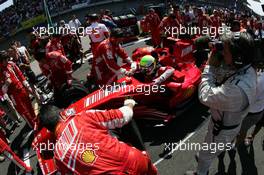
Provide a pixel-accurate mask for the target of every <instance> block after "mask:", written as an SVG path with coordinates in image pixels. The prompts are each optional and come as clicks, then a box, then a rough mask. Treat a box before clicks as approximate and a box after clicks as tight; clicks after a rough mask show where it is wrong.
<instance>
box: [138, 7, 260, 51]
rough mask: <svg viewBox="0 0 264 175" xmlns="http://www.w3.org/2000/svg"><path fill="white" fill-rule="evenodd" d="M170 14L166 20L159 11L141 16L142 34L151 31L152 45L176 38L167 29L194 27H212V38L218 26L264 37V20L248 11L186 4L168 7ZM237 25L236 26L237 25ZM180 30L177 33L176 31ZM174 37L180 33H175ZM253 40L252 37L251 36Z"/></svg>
mask: <svg viewBox="0 0 264 175" xmlns="http://www.w3.org/2000/svg"><path fill="white" fill-rule="evenodd" d="M168 9H169V11H168V13H167V14H166V15H165V17H163V16H161V14H160V12H159V11H156V12H155V10H154V9H149V12H148V14H147V15H146V16H145V17H144V19H143V20H144V23H143V25H144V31H150V33H151V36H152V42H153V45H154V46H156V47H157V46H160V44H161V38H162V37H168V36H170V37H175V36H172V34H171V33H172V32H167V31H166V28H173V27H175V28H178V29H180V27H185V28H190V27H197V28H200V29H201V30H200V31H202V29H204V28H205V29H208V28H210V27H211V28H212V27H214V28H215V30H216V31H214V33H213V32H211V33H210V34H211V35H215V32H216V37H218V36H219V30H218V29H219V28H220V27H222V26H223V27H231V30H233V31H235V30H237V31H239V30H241V31H242V30H246V31H248V32H249V33H251V34H252V35H256V36H257V37H260V38H262V37H263V29H264V25H263V21H262V19H261V17H259V16H257V15H254V14H251V13H250V12H248V11H243V12H239V11H238V12H234V11H231V10H229V9H225V8H213V7H196V6H192V5H189V4H188V5H185V6H184V7H182V8H180V6H178V5H170V6H169V8H168ZM237 25H238V26H237ZM178 31H180V30H178ZM187 34H189V35H196V34H201V32H196V33H195V32H193V33H191V32H189V33H187ZM176 35H177V36H176V37H183V36H179V35H180V32H178V33H176ZM253 37H255V36H253Z"/></svg>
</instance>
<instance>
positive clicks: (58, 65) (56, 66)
mask: <svg viewBox="0 0 264 175" xmlns="http://www.w3.org/2000/svg"><path fill="white" fill-rule="evenodd" d="M46 61H47V63H45V64H41V63H39V67H40V69H41V70H42V73H43V74H44V75H45V76H47V77H49V79H50V81H51V83H52V84H53V86H54V87H56V88H61V86H62V85H63V84H64V83H66V82H67V79H68V76H69V75H71V73H72V62H71V61H70V60H69V59H67V58H66V57H65V56H64V55H63V54H61V53H60V52H58V51H53V52H50V53H47V54H46Z"/></svg>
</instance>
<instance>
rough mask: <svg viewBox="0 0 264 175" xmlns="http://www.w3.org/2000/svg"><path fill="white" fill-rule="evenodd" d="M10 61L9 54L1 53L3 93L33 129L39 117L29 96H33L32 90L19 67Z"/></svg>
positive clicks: (0, 75)
mask: <svg viewBox="0 0 264 175" xmlns="http://www.w3.org/2000/svg"><path fill="white" fill-rule="evenodd" d="M8 60H9V56H8V54H7V53H6V52H5V51H2V52H0V70H1V71H0V81H1V85H2V92H3V94H7V95H8V96H9V97H10V99H11V100H12V102H13V104H14V106H15V108H16V110H17V112H18V113H19V114H20V115H21V116H22V117H23V118H24V119H25V120H26V121H27V123H28V125H29V126H30V127H31V128H33V127H34V125H35V122H36V120H37V116H36V114H35V112H34V109H33V107H32V104H31V100H30V97H29V94H32V95H33V92H32V89H31V88H30V85H29V83H28V82H27V81H26V78H25V77H24V75H23V73H22V72H21V71H20V69H19V68H18V67H17V65H16V64H15V63H14V62H11V61H8Z"/></svg>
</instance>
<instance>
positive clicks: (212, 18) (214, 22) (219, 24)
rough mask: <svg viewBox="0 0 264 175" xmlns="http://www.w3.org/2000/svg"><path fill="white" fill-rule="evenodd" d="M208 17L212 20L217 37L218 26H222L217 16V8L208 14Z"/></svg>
mask: <svg viewBox="0 0 264 175" xmlns="http://www.w3.org/2000/svg"><path fill="white" fill-rule="evenodd" d="M210 19H211V21H212V27H215V29H216V31H215V32H216V37H219V32H218V31H219V27H222V21H221V18H220V16H219V12H218V11H217V10H214V11H213V15H211V16H210Z"/></svg>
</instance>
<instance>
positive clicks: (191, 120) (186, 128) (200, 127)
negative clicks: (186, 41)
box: [0, 39, 264, 175]
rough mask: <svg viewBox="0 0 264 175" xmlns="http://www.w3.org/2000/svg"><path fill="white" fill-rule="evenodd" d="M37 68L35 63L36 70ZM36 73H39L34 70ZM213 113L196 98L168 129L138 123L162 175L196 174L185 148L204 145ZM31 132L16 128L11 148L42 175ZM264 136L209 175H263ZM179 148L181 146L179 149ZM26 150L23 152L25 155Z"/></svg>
mask: <svg viewBox="0 0 264 175" xmlns="http://www.w3.org/2000/svg"><path fill="white" fill-rule="evenodd" d="M147 44H149V40H148V39H144V40H140V41H136V42H133V43H130V44H127V45H126V47H125V49H126V51H127V53H128V54H129V55H131V53H132V51H133V50H134V49H136V48H138V47H143V46H146V45H147ZM83 46H84V48H85V49H88V48H89V41H88V40H87V39H84V40H83ZM34 65H35V64H34V63H33V66H34ZM89 68H90V67H89V65H88V63H87V61H86V62H85V64H83V65H82V66H81V67H80V68H79V69H77V70H76V71H75V72H74V77H75V78H78V79H81V80H84V79H85V76H86V73H87V72H88V70H89ZM35 71H38V70H37V69H35ZM209 116H210V113H209V111H208V109H207V108H206V107H204V106H203V105H201V104H200V103H199V102H198V100H197V98H195V99H194V100H193V103H192V106H191V107H190V109H189V110H188V111H187V112H185V113H184V114H183V115H181V116H180V117H178V118H176V119H175V120H174V121H172V123H170V124H169V125H167V126H156V127H150V126H148V124H147V123H139V126H140V131H141V133H142V137H143V140H144V143H145V145H146V148H147V151H148V152H149V154H150V156H151V159H152V161H153V163H155V165H156V166H157V168H158V170H159V173H160V175H183V174H184V173H185V172H186V171H187V170H193V169H195V167H196V166H197V163H196V161H195V158H194V155H195V153H196V152H197V151H196V150H181V149H184V144H188V143H202V142H203V140H204V136H205V134H206V130H207V126H208V120H209ZM29 131H30V129H29V128H28V127H27V126H25V122H23V124H22V125H21V126H20V127H19V128H17V129H16V130H15V132H14V134H13V135H11V136H10V140H11V147H12V149H13V150H15V152H16V153H17V154H18V155H19V156H20V157H21V158H24V161H25V162H26V163H27V164H30V165H31V167H32V168H33V169H34V174H42V173H41V171H40V169H39V167H38V165H37V159H36V154H35V152H34V151H33V150H32V149H31V148H30V143H31V141H32V139H33V138H32V137H27V134H28V132H29ZM263 136H264V132H263V130H261V132H260V133H259V134H258V135H257V137H256V139H255V141H254V146H253V147H250V148H244V147H240V149H239V151H237V153H236V154H235V159H234V160H235V161H230V159H229V156H228V155H227V154H226V155H225V158H224V161H220V164H219V163H218V162H219V161H218V159H216V160H215V161H214V162H213V164H212V166H211V169H210V173H209V174H210V175H222V174H230V175H235V174H237V175H240V174H243V175H257V174H259V175H264V152H263V151H262V146H261V141H262V139H263ZM169 144H171V145H172V144H174V146H173V148H175V149H174V150H172V151H170V150H168V148H167V146H166V145H169ZM176 144H178V145H176ZM22 150H23V151H22ZM6 174H9V175H15V174H23V173H22V172H21V171H19V170H18V168H17V167H15V166H14V164H13V163H11V161H9V160H6V161H5V162H3V163H0V175H6Z"/></svg>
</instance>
